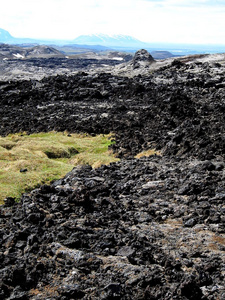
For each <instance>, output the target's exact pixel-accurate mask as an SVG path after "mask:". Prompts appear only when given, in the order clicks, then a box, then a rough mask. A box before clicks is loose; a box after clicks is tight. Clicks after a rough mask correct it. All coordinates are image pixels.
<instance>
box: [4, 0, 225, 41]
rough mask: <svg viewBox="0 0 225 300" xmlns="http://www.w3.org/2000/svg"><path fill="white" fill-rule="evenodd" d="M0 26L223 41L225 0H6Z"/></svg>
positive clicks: (18, 32) (52, 33)
mask: <svg viewBox="0 0 225 300" xmlns="http://www.w3.org/2000/svg"><path fill="white" fill-rule="evenodd" d="M0 28H4V29H6V30H8V31H9V32H10V33H11V34H12V35H14V36H17V37H34V38H54V39H55V38H59V39H73V38H75V37H77V36H78V35H81V34H88V33H100V32H101V33H108V34H119V33H121V34H128V35H132V36H134V37H136V38H139V39H141V40H144V41H148V42H182V43H184V42H186V43H219V44H221V43H222V44H225V34H224V33H223V32H225V4H224V1H220V0H217V1H209V0H197V1H194V0H82V1H74V0H20V1H17V0H8V1H5V3H4V5H2V7H1V10H0Z"/></svg>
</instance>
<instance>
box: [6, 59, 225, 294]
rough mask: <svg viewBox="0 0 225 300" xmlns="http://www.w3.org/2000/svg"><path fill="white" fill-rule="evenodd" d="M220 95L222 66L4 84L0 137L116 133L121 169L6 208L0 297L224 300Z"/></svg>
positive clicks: (224, 139) (79, 178) (174, 65)
mask: <svg viewBox="0 0 225 300" xmlns="http://www.w3.org/2000/svg"><path fill="white" fill-rule="evenodd" d="M112 68H115V66H114V67H112ZM128 75H129V74H128ZM224 88H225V66H224V65H223V64H222V63H218V62H210V61H208V62H207V61H205V62H199V61H192V62H190V61H188V60H187V61H184V60H183V61H182V60H181V59H180V60H173V61H172V62H171V63H170V64H168V65H166V66H164V67H161V68H157V69H153V70H152V71H151V72H150V71H149V72H148V74H147V75H146V74H145V75H143V74H141V73H140V74H139V75H137V76H121V75H119V74H117V75H116V74H115V73H113V72H111V73H110V72H107V73H106V72H103V71H102V72H96V73H95V74H94V73H88V72H84V71H80V72H78V73H76V74H70V75H57V76H46V77H45V78H43V79H41V80H36V79H31V80H10V81H5V80H2V81H1V82H0V101H1V105H0V135H2V136H6V135H7V134H9V133H16V132H24V131H25V132H27V133H34V132H43V131H45V132H46V131H52V130H55V131H67V132H68V133H70V132H82V133H83V132H86V133H89V134H92V135H95V134H99V133H103V134H106V133H110V132H111V133H113V134H114V139H115V142H116V143H115V144H114V145H113V146H112V149H113V151H114V152H115V153H116V154H117V156H118V157H119V158H121V160H120V161H119V162H117V163H111V164H110V165H108V166H101V167H100V168H97V169H92V168H91V167H90V166H79V167H75V168H73V170H71V172H70V173H68V174H67V175H66V176H65V177H64V178H62V179H59V180H57V181H55V182H53V183H52V184H51V185H43V186H41V187H40V188H37V189H35V190H33V191H31V192H30V193H27V194H24V195H23V196H22V197H21V201H20V202H19V203H15V201H14V199H12V198H7V199H6V200H5V204H4V205H2V206H1V207H0V299H10V300H11V299H20V300H23V299H33V300H41V299H55V300H59V299H62V300H66V299H124V300H125V299H139V300H141V299H161V300H171V299H173V300H176V299H177V300H178V299H179V300H181V299H184V300H187V299H193V300H200V299H202V300H207V299H208V300H214V299H215V300H216V299H219V300H220V299H221V300H222V299H225V287H224V281H225V280H224V276H225V264H224V263H225V227H224V224H225V205H224V200H225V162H224V158H225V122H224V113H225V89H224ZM153 148H154V149H157V150H158V151H160V155H154V156H150V157H142V158H140V159H138V158H135V155H136V154H138V153H140V152H142V151H144V150H148V149H153Z"/></svg>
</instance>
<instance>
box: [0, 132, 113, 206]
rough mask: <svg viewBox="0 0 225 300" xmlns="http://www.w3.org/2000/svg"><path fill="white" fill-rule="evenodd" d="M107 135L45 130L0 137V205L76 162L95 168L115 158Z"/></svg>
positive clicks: (58, 173)
mask: <svg viewBox="0 0 225 300" xmlns="http://www.w3.org/2000/svg"><path fill="white" fill-rule="evenodd" d="M111 144H112V140H111V136H110V135H98V136H94V137H93V136H89V135H87V134H67V133H62V132H61V133H60V132H48V133H37V134H31V135H26V134H12V135H9V136H7V137H0V204H2V203H3V200H4V199H5V198H6V197H15V198H18V199H19V198H20V196H21V194H22V193H24V192H27V191H29V190H32V189H33V188H35V187H37V186H40V185H41V184H44V183H47V184H48V183H50V182H51V181H53V180H56V179H59V178H61V177H63V176H64V175H65V174H66V173H67V172H69V171H71V169H72V168H73V167H74V166H76V165H79V164H89V165H91V166H92V167H94V168H95V167H99V166H100V165H101V164H109V163H110V162H113V161H117V160H118V159H117V158H115V156H114V155H113V154H112V152H110V151H109V150H108V147H109V145H111Z"/></svg>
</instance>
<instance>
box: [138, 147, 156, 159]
mask: <svg viewBox="0 0 225 300" xmlns="http://www.w3.org/2000/svg"><path fill="white" fill-rule="evenodd" d="M152 155H159V156H161V152H160V151H157V150H155V149H149V150H145V151H143V152H141V153H138V154H137V155H136V156H135V158H141V157H144V156H146V157H149V156H152Z"/></svg>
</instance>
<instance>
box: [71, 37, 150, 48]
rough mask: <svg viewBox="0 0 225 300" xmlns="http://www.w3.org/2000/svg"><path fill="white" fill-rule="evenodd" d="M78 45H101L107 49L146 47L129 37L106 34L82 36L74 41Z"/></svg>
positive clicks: (144, 44)
mask: <svg viewBox="0 0 225 300" xmlns="http://www.w3.org/2000/svg"><path fill="white" fill-rule="evenodd" d="M73 42H74V43H76V44H83V45H101V46H106V47H123V48H126V47H127V48H129V47H134V48H140V47H144V46H146V43H144V42H141V41H139V40H137V39H135V38H133V37H131V36H128V35H111V36H110V35H106V34H91V35H81V36H79V37H77V38H76V39H74V40H73Z"/></svg>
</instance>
